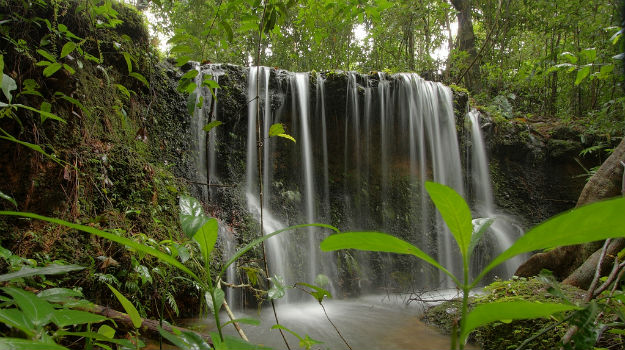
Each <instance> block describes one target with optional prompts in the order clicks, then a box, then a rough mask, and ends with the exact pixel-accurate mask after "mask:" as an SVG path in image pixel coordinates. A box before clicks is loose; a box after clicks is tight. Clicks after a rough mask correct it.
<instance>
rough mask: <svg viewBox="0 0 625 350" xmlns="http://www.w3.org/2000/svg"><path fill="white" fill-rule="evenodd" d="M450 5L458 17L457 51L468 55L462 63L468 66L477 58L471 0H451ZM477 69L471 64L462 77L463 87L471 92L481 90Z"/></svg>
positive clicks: (477, 66) (478, 70) (475, 65)
mask: <svg viewBox="0 0 625 350" xmlns="http://www.w3.org/2000/svg"><path fill="white" fill-rule="evenodd" d="M451 4H452V5H453V6H454V8H455V9H456V11H457V14H456V15H457V17H458V49H459V50H460V51H465V52H466V53H467V54H468V57H467V59H466V60H465V61H464V62H463V63H465V64H466V65H467V66H468V65H470V64H471V62H473V61H474V60H475V56H477V50H476V49H475V34H474V32H473V20H472V14H471V11H472V10H473V7H472V6H471V0H451ZM479 68H480V67H479V65H478V64H473V65H472V66H471V67H470V68H469V70H468V71H467V72H466V73H465V75H464V83H465V86H466V87H467V88H468V89H469V90H471V91H473V92H478V91H479V90H480V88H481V85H480V69H479Z"/></svg>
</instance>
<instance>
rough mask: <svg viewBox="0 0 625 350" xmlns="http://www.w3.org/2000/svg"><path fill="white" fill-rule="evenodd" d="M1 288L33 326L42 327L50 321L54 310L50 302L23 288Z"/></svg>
mask: <svg viewBox="0 0 625 350" xmlns="http://www.w3.org/2000/svg"><path fill="white" fill-rule="evenodd" d="M2 290H3V291H4V292H5V293H7V294H8V295H10V296H11V297H12V298H13V301H14V302H15V304H16V305H17V306H18V307H19V308H20V310H22V312H23V313H24V315H25V316H26V317H27V318H28V319H29V320H30V321H31V322H32V323H33V325H34V326H35V327H42V326H45V325H46V324H48V323H49V322H50V319H51V318H52V312H53V311H54V308H53V307H52V305H51V304H50V303H48V302H47V301H45V300H43V299H39V297H37V296H36V295H35V294H34V293H31V292H28V291H25V290H23V289H19V288H13V287H5V288H2Z"/></svg>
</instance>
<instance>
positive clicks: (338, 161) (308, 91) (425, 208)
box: [197, 67, 510, 302]
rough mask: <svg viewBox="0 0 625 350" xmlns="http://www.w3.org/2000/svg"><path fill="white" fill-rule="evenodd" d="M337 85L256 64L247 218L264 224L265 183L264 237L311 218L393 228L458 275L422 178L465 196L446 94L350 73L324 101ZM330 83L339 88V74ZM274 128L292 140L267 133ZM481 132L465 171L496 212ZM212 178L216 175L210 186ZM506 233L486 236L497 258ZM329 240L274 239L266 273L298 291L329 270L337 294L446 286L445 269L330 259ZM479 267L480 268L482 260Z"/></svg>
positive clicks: (309, 235) (361, 256) (371, 257)
mask: <svg viewBox="0 0 625 350" xmlns="http://www.w3.org/2000/svg"><path fill="white" fill-rule="evenodd" d="M330 79H333V77H332V76H329V75H328V76H326V75H324V74H319V73H317V74H316V75H311V74H309V73H289V72H284V71H278V70H275V69H272V68H269V67H260V68H259V67H251V68H249V70H248V78H247V83H248V85H247V87H248V91H247V96H246V98H247V101H249V102H248V105H247V106H248V115H247V142H246V145H247V152H246V167H245V169H246V175H245V185H244V188H245V194H246V201H247V207H248V209H249V211H250V212H251V214H252V215H253V216H254V217H256V218H257V219H260V211H261V209H260V208H261V196H260V195H259V193H260V184H262V208H263V232H264V233H265V234H268V233H270V232H273V231H276V230H278V229H281V228H284V227H286V226H288V225H294V224H300V223H312V222H321V223H329V224H332V225H334V226H337V227H339V228H340V229H341V230H343V231H358V230H361V231H365V230H367V231H382V232H387V233H389V234H393V235H395V236H397V237H399V238H402V239H404V240H407V241H410V242H411V243H413V244H415V245H417V246H419V247H420V248H421V249H423V250H424V251H425V252H426V253H428V254H429V255H431V256H433V257H435V258H436V259H437V260H439V261H440V262H441V263H442V265H444V266H445V267H446V268H447V269H449V270H450V271H452V272H453V273H455V274H459V273H460V272H461V259H460V258H459V252H458V250H457V248H456V246H455V242H454V241H453V237H452V235H451V234H450V233H449V232H448V230H447V228H446V225H445V224H444V222H443V221H442V219H441V218H440V216H439V215H438V213H437V211H436V210H435V208H434V207H433V205H432V203H431V201H430V199H429V196H428V194H427V192H426V191H425V189H424V183H425V181H427V180H431V181H436V182H439V183H443V184H446V185H448V186H450V187H452V188H454V189H455V190H456V191H457V192H459V193H460V194H462V195H464V192H465V191H464V177H463V174H462V165H461V162H460V149H459V142H458V136H457V134H456V119H455V116H454V113H453V106H452V93H451V90H450V89H449V88H447V87H445V86H444V85H442V84H440V83H435V82H430V81H426V80H424V79H422V78H421V77H419V76H418V75H416V74H395V75H393V76H389V75H387V74H384V73H379V74H376V75H370V76H365V75H359V74H356V73H352V72H350V73H346V81H345V80H342V84H345V85H343V91H344V95H336V94H334V93H333V94H330V95H328V94H327V85H326V84H327V82H328V80H330ZM332 84H334V85H333V88H334V89H336V88H337V80H336V79H335V78H334V80H332ZM339 91H340V90H339ZM313 94H314V96H312V95H313ZM209 98H210V96H208V95H207V96H205V99H209ZM341 99H342V100H341ZM341 101H342V102H341ZM200 112H201V111H200ZM200 112H197V113H200ZM218 119H219V118H218ZM278 122H279V123H283V124H284V125H285V127H286V129H287V133H289V134H291V135H292V136H293V137H294V138H295V139H296V140H297V142H296V143H293V142H290V141H288V140H286V139H283V138H273V137H272V138H269V137H268V136H267V135H268V132H269V129H270V126H271V125H272V124H274V123H278ZM259 123H260V124H259ZM259 129H260V134H261V135H263V136H262V139H261V140H258V136H257V135H258V131H259ZM477 131H479V128H478V130H477ZM477 131H476V130H473V133H472V135H473V142H472V144H473V148H472V152H473V153H472V154H473V157H472V162H473V163H475V164H473V163H472V164H473V165H471V166H470V168H471V169H472V170H473V173H472V176H471V179H472V180H473V182H472V186H471V189H472V191H469V192H470V193H471V194H475V195H476V198H475V200H474V201H473V202H474V203H475V208H474V211H475V212H476V213H477V214H479V215H480V216H493V215H495V214H496V211H495V209H494V205H493V200H492V189H491V188H490V179H489V177H488V168H487V163H486V158H485V155H484V146H483V143H482V140H481V134H479V133H478V132H477ZM198 137H200V136H198ZM199 140H200V141H199V143H200V144H201V142H202V140H201V138H199ZM478 141H479V142H478ZM209 143H210V142H209ZM259 143H262V145H263V148H262V149H263V152H262V153H260V152H259V148H258V146H259ZM209 149H210V148H209ZM209 153H210V152H209ZM259 156H260V157H261V160H262V161H261V162H260V163H261V164H262V167H261V169H259V162H258V157H259ZM200 157H202V155H201V154H200ZM212 157H213V159H214V156H212ZM208 158H209V159H211V155H210V154H209V155H208ZM199 168H202V166H199ZM211 168H212V167H211V166H208V169H211ZM259 170H262V177H260V178H259ZM199 176H200V179H199V181H201V180H203V177H202V176H203V175H202V174H200V175H199ZM214 176H216V175H212V174H209V175H208V179H212V178H214ZM207 181H210V180H207ZM259 181H261V182H260V183H259ZM507 230H508V228H507V227H503V226H498V225H497V224H496V225H494V226H493V228H492V230H491V231H492V235H491V236H492V240H493V241H496V242H497V243H491V244H490V247H495V248H496V249H497V250H501V249H503V248H505V247H506V246H507V245H509V244H510V238H509V237H510V235H509V234H508V233H507ZM327 234H329V232H326V231H324V230H322V229H319V228H317V227H315V228H307V229H300V230H298V232H296V233H287V234H283V235H278V236H275V237H272V238H270V239H269V240H267V242H266V245H267V258H268V265H269V269H270V274H271V275H272V276H270V277H273V275H278V276H282V277H284V279H285V281H286V283H287V285H292V284H294V283H296V282H307V283H313V281H314V280H315V279H316V278H317V277H318V276H319V275H320V274H322V275H325V276H327V277H328V279H329V280H330V282H331V284H330V285H329V286H326V288H329V289H330V290H331V291H332V292H333V293H334V294H338V295H339V296H350V295H358V294H360V293H378V292H381V291H383V290H385V291H387V292H389V291H392V292H409V291H412V290H415V289H437V288H444V287H449V286H451V283H450V281H449V280H448V279H447V278H446V277H445V276H443V275H441V274H440V273H439V271H437V270H435V269H434V268H432V267H431V266H429V265H427V264H425V263H423V262H420V261H417V260H416V259H412V258H410V257H406V256H397V255H392V254H369V253H361V252H356V253H355V252H347V251H345V252H339V253H338V254H331V253H323V252H321V251H320V249H319V243H320V241H321V240H322V239H323V238H324V237H325V235H327ZM488 258H490V257H488ZM476 265H478V267H482V266H484V261H477V262H476ZM285 299H286V300H285V301H286V302H293V301H296V300H299V299H301V296H298V295H297V294H293V293H292V292H289V293H287V297H286V298H285ZM289 299H290V300H289Z"/></svg>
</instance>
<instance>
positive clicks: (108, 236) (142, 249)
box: [0, 211, 204, 283]
mask: <svg viewBox="0 0 625 350" xmlns="http://www.w3.org/2000/svg"><path fill="white" fill-rule="evenodd" d="M0 215H12V216H21V217H26V218H32V219H38V220H43V221H47V222H51V223H55V224H59V225H63V226H66V227H69V228H73V229H75V230H80V231H83V232H87V233H91V234H93V235H96V236H100V237H102V238H106V239H108V240H109V241H113V242H117V243H120V244H123V245H126V246H128V247H130V248H133V249H136V250H137V251H140V252H142V253H146V254H150V255H152V256H154V257H156V258H158V259H159V260H161V261H162V262H164V263H167V264H169V265H171V266H174V267H176V268H178V269H179V270H181V271H183V272H185V273H186V274H187V275H189V276H191V277H192V278H193V279H195V280H196V281H197V282H200V283H204V282H203V281H202V280H201V279H200V278H198V277H197V275H196V274H195V273H193V272H192V271H191V270H189V269H188V268H187V267H186V266H184V265H182V264H181V263H180V262H179V261H178V260H176V259H175V258H173V257H171V256H170V255H167V254H165V253H163V252H161V251H159V250H156V249H154V248H151V247H148V246H145V245H143V244H141V243H138V242H135V241H133V240H130V239H128V238H125V237H120V236H117V235H115V234H112V233H109V232H105V231H101V230H98V229H95V228H93V227H89V226H83V225H78V224H73V223H71V222H67V221H64V220H60V219H55V218H49V217H46V216H41V215H37V214H32V213H24V212H14V211H0Z"/></svg>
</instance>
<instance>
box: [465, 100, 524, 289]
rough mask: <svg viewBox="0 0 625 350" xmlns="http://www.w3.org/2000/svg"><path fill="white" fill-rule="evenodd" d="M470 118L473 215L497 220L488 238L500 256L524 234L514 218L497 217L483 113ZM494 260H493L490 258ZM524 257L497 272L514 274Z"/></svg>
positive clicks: (498, 215) (504, 265)
mask: <svg viewBox="0 0 625 350" xmlns="http://www.w3.org/2000/svg"><path fill="white" fill-rule="evenodd" d="M467 118H468V119H469V121H470V123H471V145H472V146H471V163H470V164H471V184H472V187H473V188H472V189H473V199H474V211H475V212H476V213H477V216H480V217H483V218H494V219H495V221H494V222H493V224H492V225H491V227H490V228H489V231H488V233H487V234H491V235H493V236H494V239H491V240H487V241H488V242H491V243H494V245H495V246H496V247H495V249H494V252H495V253H500V252H502V251H504V250H505V249H507V248H508V247H510V246H511V245H512V243H514V239H516V238H518V237H519V236H520V235H521V234H522V230H521V229H520V228H519V227H518V226H515V225H514V223H513V222H512V220H511V218H510V217H508V216H506V215H503V214H502V213H498V212H497V210H496V207H495V204H494V201H493V188H492V185H491V180H490V173H489V171H488V159H487V156H486V147H485V146H484V138H483V137H482V129H481V127H480V112H478V111H477V110H475V109H472V110H471V111H469V112H468V113H467ZM474 216H475V215H474ZM487 258H489V259H492V258H493V256H490V257H487ZM523 259H524V256H517V257H515V258H513V259H510V260H508V261H506V262H505V263H504V264H503V267H500V268H499V269H498V271H500V273H503V274H505V275H506V277H507V276H509V275H511V274H512V273H513V272H514V269H515V268H516V267H517V266H519V264H521V262H522V261H523Z"/></svg>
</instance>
